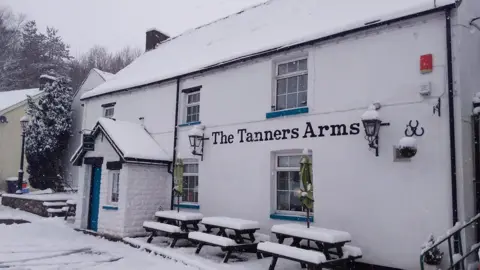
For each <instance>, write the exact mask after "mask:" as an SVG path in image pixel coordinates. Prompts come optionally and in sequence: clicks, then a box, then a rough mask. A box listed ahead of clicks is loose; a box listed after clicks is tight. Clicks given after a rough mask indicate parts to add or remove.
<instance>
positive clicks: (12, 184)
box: [5, 177, 18, 193]
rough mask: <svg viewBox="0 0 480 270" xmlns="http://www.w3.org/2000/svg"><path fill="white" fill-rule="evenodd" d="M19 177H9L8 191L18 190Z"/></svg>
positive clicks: (7, 180)
mask: <svg viewBox="0 0 480 270" xmlns="http://www.w3.org/2000/svg"><path fill="white" fill-rule="evenodd" d="M17 179H18V178H17V177H9V178H7V179H6V180H5V181H6V182H7V193H15V192H17V184H18V180H17Z"/></svg>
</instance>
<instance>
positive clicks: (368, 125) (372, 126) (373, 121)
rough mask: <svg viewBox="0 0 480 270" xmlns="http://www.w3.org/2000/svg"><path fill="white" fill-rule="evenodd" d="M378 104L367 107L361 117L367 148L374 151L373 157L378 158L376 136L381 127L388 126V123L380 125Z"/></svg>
mask: <svg viewBox="0 0 480 270" xmlns="http://www.w3.org/2000/svg"><path fill="white" fill-rule="evenodd" d="M379 109H380V104H378V103H376V104H374V105H371V106H370V107H368V110H367V111H366V112H365V113H364V114H363V115H362V123H363V127H364V128H365V139H366V140H367V141H368V146H369V147H370V148H371V149H374V150H375V155H376V156H377V157H378V138H379V137H378V134H379V132H380V127H381V126H389V125H390V123H382V120H380V115H379V113H378V110H379Z"/></svg>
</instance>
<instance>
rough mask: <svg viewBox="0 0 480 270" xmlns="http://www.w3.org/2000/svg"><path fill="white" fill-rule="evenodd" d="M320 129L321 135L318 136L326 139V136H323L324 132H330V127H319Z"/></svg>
mask: <svg viewBox="0 0 480 270" xmlns="http://www.w3.org/2000/svg"><path fill="white" fill-rule="evenodd" d="M318 129H319V130H320V134H319V135H318V136H319V137H325V134H323V131H328V130H329V129H330V127H329V126H318Z"/></svg>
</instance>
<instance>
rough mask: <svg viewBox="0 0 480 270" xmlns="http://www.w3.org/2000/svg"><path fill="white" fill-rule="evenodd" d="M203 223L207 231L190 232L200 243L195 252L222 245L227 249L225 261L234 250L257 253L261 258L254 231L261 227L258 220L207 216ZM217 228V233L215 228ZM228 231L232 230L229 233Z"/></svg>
mask: <svg viewBox="0 0 480 270" xmlns="http://www.w3.org/2000/svg"><path fill="white" fill-rule="evenodd" d="M202 224H203V225H204V226H205V228H206V232H205V233H203V232H193V233H189V236H188V238H189V239H191V240H192V241H195V242H197V243H198V246H197V250H196V251H195V254H198V253H200V250H201V249H202V247H203V246H205V245H208V246H214V247H220V248H221V249H222V250H223V251H227V253H226V254H225V257H224V259H223V263H227V262H228V260H229V259H230V256H231V255H232V253H233V252H250V253H256V254H257V258H259V259H261V258H262V257H261V254H259V253H257V245H258V242H256V239H255V235H254V233H255V232H256V231H257V230H259V229H260V225H259V223H258V222H256V221H252V220H244V219H238V218H229V217H206V218H203V219H202ZM215 229H217V230H218V232H217V233H216V235H215V234H212V233H213V230H215ZM227 231H232V232H233V235H229V234H228V233H227Z"/></svg>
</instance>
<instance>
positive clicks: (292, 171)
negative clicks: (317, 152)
mask: <svg viewBox="0 0 480 270" xmlns="http://www.w3.org/2000/svg"><path fill="white" fill-rule="evenodd" d="M301 159H302V155H301V154H278V155H276V156H275V189H276V190H275V193H276V196H275V202H276V206H275V207H276V212H278V213H287V214H288V213H293V214H298V213H303V212H306V211H307V209H305V208H304V207H303V206H302V203H301V202H300V198H299V197H298V196H297V194H296V190H297V189H299V188H302V189H303V184H302V181H301V179H300V160H301Z"/></svg>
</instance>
